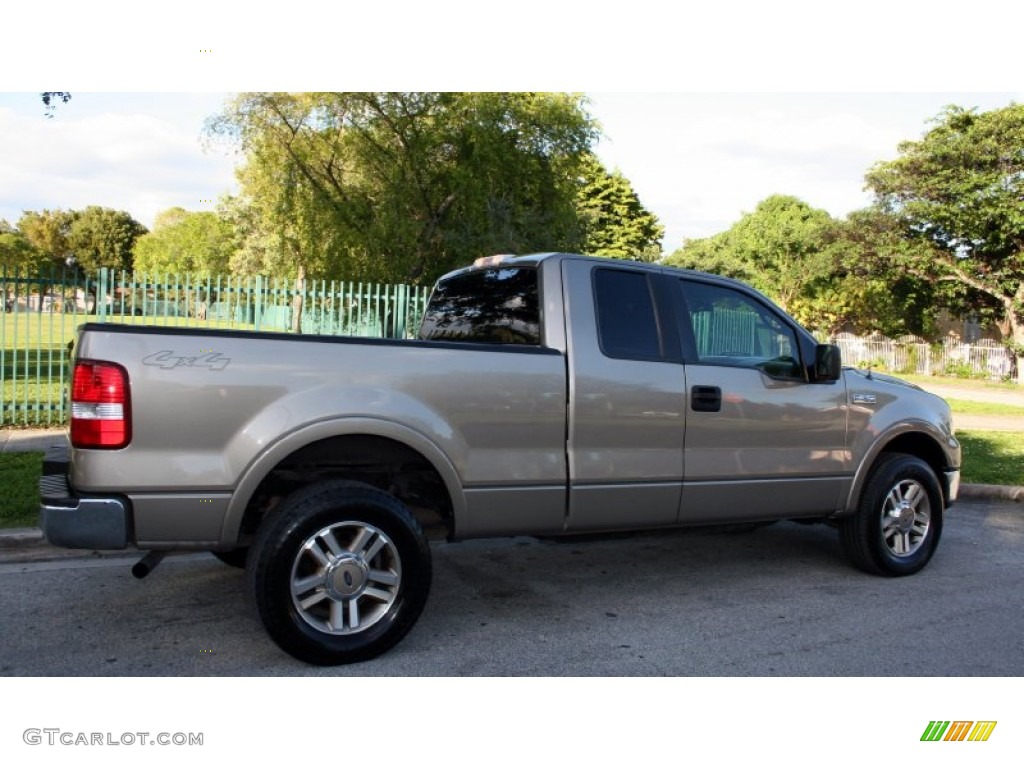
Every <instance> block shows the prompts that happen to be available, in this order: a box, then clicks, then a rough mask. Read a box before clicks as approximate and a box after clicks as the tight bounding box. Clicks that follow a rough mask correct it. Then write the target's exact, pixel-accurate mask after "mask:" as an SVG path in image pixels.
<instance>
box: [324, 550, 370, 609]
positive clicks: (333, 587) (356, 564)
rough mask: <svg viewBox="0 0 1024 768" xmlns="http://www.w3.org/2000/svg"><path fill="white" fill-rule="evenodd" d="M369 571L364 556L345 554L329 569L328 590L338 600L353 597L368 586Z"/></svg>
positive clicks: (326, 580)
mask: <svg viewBox="0 0 1024 768" xmlns="http://www.w3.org/2000/svg"><path fill="white" fill-rule="evenodd" d="M369 573H370V569H369V568H368V567H367V566H366V563H365V562H363V559H362V558H360V557H356V556H355V555H352V554H348V555H343V556H341V557H339V558H338V559H337V561H335V562H334V563H332V564H331V565H330V567H329V568H328V569H327V578H326V579H325V582H326V584H327V591H328V592H329V593H330V594H331V596H332V597H334V598H335V599H337V600H348V599H351V598H353V597H355V596H356V595H358V594H359V593H360V592H362V591H363V589H364V588H365V587H366V582H367V579H368V577H369Z"/></svg>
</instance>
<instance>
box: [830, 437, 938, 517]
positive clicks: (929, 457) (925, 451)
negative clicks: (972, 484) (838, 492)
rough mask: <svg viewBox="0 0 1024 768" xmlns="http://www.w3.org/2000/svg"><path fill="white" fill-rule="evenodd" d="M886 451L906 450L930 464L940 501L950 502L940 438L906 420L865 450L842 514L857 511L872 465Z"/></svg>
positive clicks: (902, 451)
mask: <svg viewBox="0 0 1024 768" xmlns="http://www.w3.org/2000/svg"><path fill="white" fill-rule="evenodd" d="M886 453H905V454H908V455H910V456H916V457H917V458H919V459H921V460H922V461H924V462H925V463H926V464H927V465H928V466H929V467H931V469H932V471H933V472H934V473H935V477H936V478H938V480H939V487H940V488H941V489H942V493H943V501H944V502H945V504H947V505H948V504H949V498H948V494H949V489H948V488H947V487H946V483H945V482H943V477H944V473H945V471H946V470H947V469H949V468H950V467H949V458H948V455H947V453H946V451H945V450H944V449H943V447H942V442H941V440H940V438H939V437H938V436H937V435H934V434H932V433H931V432H930V431H929V430H928V429H927V428H923V427H922V426H921V425H913V424H906V425H902V426H901V427H900V428H897V429H894V430H893V431H891V432H889V433H887V434H886V435H884V436H882V437H880V438H878V439H877V440H876V441H875V444H874V445H873V446H872V447H871V450H870V451H868V453H867V454H865V456H864V458H863V459H862V460H861V462H860V465H859V466H858V468H857V473H856V474H855V476H854V480H853V484H852V486H851V487H850V493H849V495H848V496H847V498H846V503H845V505H844V506H843V513H844V514H852V513H853V512H855V511H856V508H857V504H858V502H859V500H860V496H861V493H863V491H864V484H865V483H866V482H867V478H868V476H869V475H870V474H871V469H872V467H874V466H875V464H876V463H877V461H878V459H879V457H881V456H882V455H883V454H886Z"/></svg>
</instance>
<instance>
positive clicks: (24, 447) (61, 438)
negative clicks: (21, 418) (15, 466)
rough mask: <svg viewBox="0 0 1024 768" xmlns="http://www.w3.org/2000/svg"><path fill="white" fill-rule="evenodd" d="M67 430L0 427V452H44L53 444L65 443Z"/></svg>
mask: <svg viewBox="0 0 1024 768" xmlns="http://www.w3.org/2000/svg"><path fill="white" fill-rule="evenodd" d="M67 441H68V438H67V430H66V429H64V428H63V427H58V428H56V429H0V453H19V452H25V451H42V452H43V453H45V452H46V449H47V448H50V447H51V446H54V445H67Z"/></svg>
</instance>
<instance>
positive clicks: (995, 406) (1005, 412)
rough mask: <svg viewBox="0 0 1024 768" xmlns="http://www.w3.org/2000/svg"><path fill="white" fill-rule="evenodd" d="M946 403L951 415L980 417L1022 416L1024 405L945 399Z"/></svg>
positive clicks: (1023, 414)
mask: <svg viewBox="0 0 1024 768" xmlns="http://www.w3.org/2000/svg"><path fill="white" fill-rule="evenodd" d="M946 402H947V403H949V407H950V408H952V409H953V413H962V414H964V415H981V416H1024V405H1007V404H1006V403H982V402H979V401H977V400H957V399H955V398H947V399H946Z"/></svg>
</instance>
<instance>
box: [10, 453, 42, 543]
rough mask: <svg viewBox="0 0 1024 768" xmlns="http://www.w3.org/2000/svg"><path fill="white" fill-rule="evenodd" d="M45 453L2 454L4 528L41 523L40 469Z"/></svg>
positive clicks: (26, 526)
mask: <svg viewBox="0 0 1024 768" xmlns="http://www.w3.org/2000/svg"><path fill="white" fill-rule="evenodd" d="M42 468H43V454H42V453H41V452H33V453H4V454H0V488H2V489H3V492H2V493H0V528H28V527H31V526H35V525H38V524H39V488H38V486H37V483H38V482H39V473H40V472H41V471H42Z"/></svg>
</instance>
